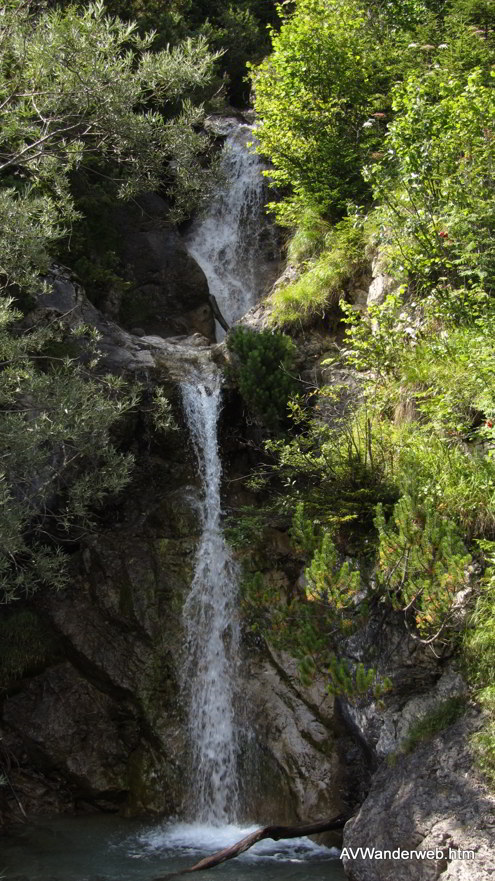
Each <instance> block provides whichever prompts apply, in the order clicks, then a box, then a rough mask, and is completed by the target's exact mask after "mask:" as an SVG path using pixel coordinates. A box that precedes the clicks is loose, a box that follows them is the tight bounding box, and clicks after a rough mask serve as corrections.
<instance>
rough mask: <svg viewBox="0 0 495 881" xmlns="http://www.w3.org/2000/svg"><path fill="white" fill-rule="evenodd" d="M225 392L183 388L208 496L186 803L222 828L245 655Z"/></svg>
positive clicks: (193, 641) (231, 784)
mask: <svg viewBox="0 0 495 881" xmlns="http://www.w3.org/2000/svg"><path fill="white" fill-rule="evenodd" d="M220 394H221V389H220V375H219V374H217V375H215V376H213V378H212V379H209V382H208V384H207V385H206V384H205V385H202V384H198V385H192V384H190V385H189V384H188V385H186V384H184V385H183V386H182V399H183V404H184V412H185V415H186V419H187V422H188V425H189V429H190V432H191V436H192V439H193V442H194V447H195V451H196V456H197V460H198V465H199V469H200V473H201V477H202V481H203V494H204V495H203V502H202V536H201V541H200V545H199V549H198V552H197V558H196V568H195V573H194V579H193V583H192V587H191V591H190V593H189V596H188V598H187V601H186V603H185V606H184V623H185V629H186V661H185V664H184V668H183V685H184V693H185V694H186V695H187V703H188V728H189V732H188V733H189V739H190V745H191V770H190V792H189V799H188V800H189V804H190V805H191V806H192V808H193V815H194V819H195V820H198V821H200V822H208V823H214V824H218V825H221V824H224V823H226V822H227V821H228V820H232V819H235V818H236V815H237V810H238V784H237V751H238V734H237V730H236V723H235V717H234V701H235V682H236V669H237V665H238V657H239V627H238V623H237V583H238V579H237V573H236V569H235V565H234V562H233V560H232V556H231V553H230V550H229V548H228V546H227V544H226V542H225V539H224V536H223V532H222V524H221V514H222V511H221V501H220V484H221V475H222V467H221V462H220V456H219V452H218V443H217V420H218V413H219V408H220Z"/></svg>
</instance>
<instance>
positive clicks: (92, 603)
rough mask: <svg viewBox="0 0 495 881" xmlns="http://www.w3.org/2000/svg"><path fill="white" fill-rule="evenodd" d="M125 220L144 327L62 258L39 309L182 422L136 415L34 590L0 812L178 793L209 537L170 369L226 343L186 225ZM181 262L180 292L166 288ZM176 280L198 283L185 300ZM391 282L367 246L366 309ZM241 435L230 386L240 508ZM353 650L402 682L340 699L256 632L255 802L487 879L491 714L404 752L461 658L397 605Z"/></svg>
mask: <svg viewBox="0 0 495 881" xmlns="http://www.w3.org/2000/svg"><path fill="white" fill-rule="evenodd" d="M154 205H155V208H156V209H157V210H158V209H159V206H158V203H156V202H154ZM148 207H149V208H150V211H149V212H148V213H149V214H152V211H151V205H150V206H148ZM160 208H161V206H160ZM133 217H134V216H133ZM140 217H142V215H141V214H140ZM141 223H144V225H145V226H147V228H146V229H143V228H142V227H141ZM126 224H127V225H128V228H129V229H130V230H131V236H130V238H131V241H130V243H129V244H128V245H124V244H123V249H127V254H128V260H129V265H130V266H131V264H132V267H134V268H133V269H132V272H134V273H135V278H136V279H137V281H136V285H137V286H139V285H141V289H142V290H144V293H143V296H145V297H146V298H148V303H150V304H152V305H151V306H150V312H149V313H148V317H147V319H146V321H144V320H143V322H142V324H141V326H135V325H134V321H133V318H132V320H129V321H128V322H127V323H126V322H123V324H124V325H125V326H122V324H121V323H120V322H121V321H122V315H121V312H120V306H119V305H118V304H114V311H113V313H112V307H111V304H110V306H109V307H108V308H107V309H106V314H102V313H101V312H100V311H99V310H97V309H96V308H95V307H94V306H93V305H92V304H91V303H90V302H89V300H88V299H87V297H86V296H85V292H84V291H83V289H82V288H81V286H80V285H79V284H78V283H77V281H76V280H75V279H74V278H73V277H72V276H71V274H70V272H68V271H66V270H65V269H64V268H63V267H57V268H54V270H53V274H52V276H51V279H50V280H51V281H52V283H53V291H52V293H51V294H43V295H40V297H39V298H38V303H37V308H36V309H35V310H34V311H33V313H32V315H31V317H30V318H28V321H29V320H31V321H33V322H38V321H40V320H52V318H53V317H54V316H58V317H61V316H68V317H67V318H64V320H66V321H70V322H71V323H77V322H86V323H88V324H92V325H93V326H95V327H97V328H98V329H99V331H100V334H101V339H100V348H101V351H102V355H103V361H102V364H103V366H104V367H105V369H109V370H112V371H115V372H117V373H123V374H125V375H132V376H133V377H134V378H135V379H136V380H137V381H138V382H140V383H143V384H144V385H145V386H146V387H147V388H150V389H151V388H152V387H153V384H154V383H155V382H157V381H159V382H160V383H162V384H164V385H165V388H166V391H167V395H168V397H169V398H170V400H171V402H172V406H173V409H174V414H175V418H176V421H177V423H178V428H177V430H175V431H172V432H170V433H168V434H167V436H166V437H162V438H161V440H160V444H158V443H157V441H156V439H155V438H154V436H153V434H152V432H151V430H150V427H149V424H148V422H147V417H146V415H145V413H143V412H141V413H138V414H135V415H134V417H132V419H130V421H129V422H128V424H127V426H126V429H125V435H126V437H125V445H126V446H127V448H128V449H130V450H132V451H133V452H134V453H135V454H136V458H137V461H138V467H137V469H136V472H135V475H134V478H133V482H132V485H131V486H130V487H129V488H128V490H127V491H126V493H125V498H123V500H121V501H120V502H118V503H117V502H115V503H114V504H112V505H108V506H107V508H106V509H105V511H104V516H102V520H101V528H100V530H99V531H98V534H97V535H93V536H90V537H88V538H86V539H85V540H83V541H82V542H81V546H80V548H79V550H78V552H77V554H76V555H75V557H74V560H73V569H72V571H73V579H72V582H71V585H70V587H69V589H68V590H66V591H65V592H64V593H62V594H58V595H48V594H45V595H44V596H41V595H40V596H39V597H37V598H34V599H33V600H32V602H30V603H29V606H28V609H29V612H30V614H31V615H32V616H33V618H34V619H35V621H36V622H37V623H36V627H37V628H38V631H39V633H41V634H42V637H43V640H44V642H45V644H46V647H47V648H46V651H45V654H44V655H43V656H39V655H37V656H36V658H33V660H32V662H28V663H27V664H26V667H25V669H24V671H23V673H22V675H20V676H18V678H16V679H15V681H10V682H9V684H8V687H7V688H4V691H3V692H2V694H1V695H0V704H1V707H0V737H1V740H0V754H1V761H2V766H3V768H4V772H5V773H6V774H7V778H8V783H7V785H4V786H2V787H1V788H0V817H1V818H2V819H3V820H4V821H5V822H9V821H13V820H22V819H23V817H24V814H25V813H27V814H29V813H32V814H34V813H38V812H58V811H64V812H82V811H95V810H100V811H120V812H122V813H124V814H127V815H131V814H140V813H144V812H152V813H155V814H157V815H168V816H170V815H176V814H180V813H181V812H182V811H183V808H184V793H185V786H184V781H185V777H186V774H187V768H186V765H185V759H184V756H185V751H186V748H185V729H184V722H185V720H184V713H183V707H182V704H181V696H180V688H179V680H180V675H179V674H180V665H181V651H182V622H181V610H182V606H183V603H184V598H185V595H186V593H187V591H188V588H189V585H190V583H191V578H192V572H193V565H194V556H195V551H196V547H197V544H198V540H199V535H200V523H199V518H198V499H199V492H200V486H199V481H198V476H197V473H196V466H195V460H194V456H193V453H192V449H191V446H190V440H189V438H188V435H187V432H186V430H185V426H184V424H183V419H182V414H181V408H180V404H179V396H178V392H177V383H178V382H180V381H181V379H183V376H184V369H187V365H196V364H197V363H198V359H199V360H200V359H201V358H202V357H203V356H204V353H205V352H206V351H208V352H209V353H210V354H211V356H212V357H213V358H214V359H215V360H216V361H217V362H218V363H220V364H222V363H225V359H226V355H225V349H224V347H222V346H219V347H215V346H213V347H211V348H210V343H211V328H212V326H213V316H212V313H211V309H210V306H209V303H208V292H207V286H206V287H205V284H206V282H205V279H204V276H203V274H202V272H201V270H200V269H199V267H197V266H196V265H194V261H192V259H191V258H189V257H187V256H185V254H184V249H183V247H182V245H181V244H180V243H179V240H178V237H177V233H176V232H175V231H172V232H170V243H169V245H168V246H166V247H165V246H164V242H163V240H162V239H163V236H164V235H165V232H164V227H163V224H162V223H161V221H160V223H159V224H158V227H159V228H158V229H155V228H154V227H153V224H152V222H151V221H150V219H149V217H147V219H146V221H144V220H143V221H142V220H141V219H140V220H139V222H138V221H137V219H136V217H134V219H133V220H132V221H131V220H129V221H125V222H124V221H122V227H121V228H122V230H124V227H125V226H126ZM167 235H169V233H167ZM123 238H125V236H124V234H123ZM174 243H175V244H174ZM162 246H163V251H162ZM133 249H134V250H133ZM152 253H153V255H154V256H153V260H155V258H156V255H157V254H158V253H159V255H160V256H159V259H158V258H157V259H158V263H159V262H160V260H161V259H162V255H163V254H165V255H167V257H166V259H167V261H169V262H168V263H163V264H160V266H159V267H158V263H153V260H152V259H151V257H150V254H152ZM174 253H177V261H178V262H177V267H176V268H175V269H173V268H171V267H170V261H172V260H173V254H174ZM145 255H147V256H146V258H145ZM140 260H142V263H140V262H139V261H140ZM150 261H151V265H150ZM132 267H131V268H132ZM157 267H158V268H157ZM129 271H130V272H131V270H129ZM169 272H170V278H171V287H170V291H171V293H170V291H169V292H168V293H167V292H166V291H165V288H166V286H164V285H163V280H164V279H165V278H168V273H169ZM173 279H175V281H174V282H173V284H172V280H173ZM183 283H184V286H185V290H186V291H187V292H188V293H187V296H186V298H185V299H184V300H183V301H182V300H181V299H180V290H181V285H182V284H183ZM392 284H393V282H392V280H391V279H390V278H389V277H387V276H386V275H384V274H383V272H382V271H381V267H380V264H379V261H377V262H375V263H374V264H373V266H372V267H370V275H369V277H367V278H363V279H361V280H360V283H359V286H358V288H357V289H356V291H355V292H354V295H353V299H354V302H355V304H356V306H357V307H358V308H360V309H363V310H364V309H365V308H366V307H367V305H368V304H369V303H376V302H377V301H379V300H380V299H383V298H384V296H385V295H386V293H387V291H388V290H390V288H391V285H392ZM148 285H151V288H150V287H148ZM174 285H175V287H174ZM189 293H190V298H189ZM169 297H170V300H169V299H168V298H169ZM181 310H182V311H181ZM198 310H199V311H198ZM265 315H266V307H265V306H264V305H263V304H261V305H259V306H257V307H255V309H254V310H252V311H251V313H250V314H249V315H248V316H247V317H246V319H245V321H246V323H248V324H249V325H250V326H251V327H253V329H257V328H260V327H263V325H264V317H265ZM69 316H70V317H69ZM198 316H199V319H200V320H199V323H198ZM201 316H202V317H201ZM203 319H204V321H203ZM297 343H298V346H299V358H300V368H301V373H302V375H304V376H305V377H306V378H307V379H308V381H310V380H311V381H315V382H316V383H318V382H328V383H332V382H334V381H338V382H345V383H346V384H347V386H348V389H349V399H350V400H352V399H353V398H355V397H356V396H359V382H358V379H357V377H355V376H354V375H353V374H352V373H351V372H349V371H345V370H343V371H342V370H341V371H340V372H339V375H338V376H336V375H335V373H334V372H332V370H329V368H326V367H324V366H322V365H321V361H322V360H323V359H324V356H325V354H326V353H327V351H328V349H329V347H330V346H331V343H332V334H331V331H330V329H329V328H325V327H319V328H314V329H313V330H311V331H309V332H306V333H305V334H304V335H302V336H301V337H300V338H299V339H298V340H297ZM245 432H246V425H245V423H244V422H243V419H242V413H241V407H240V405H239V401H238V399H237V398H236V395H235V393H234V392H232V391H229V392H228V393H227V396H226V403H225V407H224V412H223V416H222V421H221V425H220V440H221V445H222V448H223V449H224V451H225V453H226V463H227V464H226V473H225V486H226V493H225V505H226V507H229V505H230V504H234V502H235V493H236V490H235V486H236V480H237V478H238V476H239V475H240V474H242V473H245V472H246V469H248V468H249V465H250V461H251V460H250V454H249V444H247V445H242V446H240V445H239V444H238V439H239V436H240V435H241V434H243V433H245ZM275 539H276V540H277V541H279V542H281V543H282V545H283V544H284V536H283V535H281V536H275V537H274V536H273V535H272V536H271V540H275ZM284 547H285V545H284ZM284 553H285V550H284V549H283V553H282V556H283V555H284ZM16 611H17V610H14V611H13V612H12V613H11V612H10V611H9V612H8V614H15V613H16ZM343 650H344V652H345V655H346V657H347V658H348V659H349V660H350V661H351V662H353V663H358V662H359V661H360V660H362V659H363V658H368V657H369V656H370V654H371V655H372V656H374V657H373V663H375V664H376V666H377V667H378V669H379V670H380V672H382V673H383V674H384V675H389V676H390V677H391V678H392V680H393V682H394V686H395V688H394V690H393V692H392V693H391V694H390V695H386V696H385V698H384V700H383V704H378V703H377V702H374V701H372V700H371V699H365V698H363V699H361V700H360V701H358V702H355V703H349V702H346V701H344V700H342V699H340V700H335V699H334V698H333V697H331V696H330V695H329V694H328V693H327V691H326V689H325V683H324V682H321V681H320V682H316V683H315V684H314V685H313V686H312V687H311V688H309V689H308V688H305V687H303V686H302V685H301V683H300V680H299V678H298V674H297V671H296V664H295V661H294V660H293V659H292V658H290V657H289V656H288V655H286V654H281V653H277V652H274V651H272V650H269V649H267V648H266V646H264V645H263V644H262V643H261V642H253V640H252V639H248V638H246V639H245V644H244V649H243V651H244V653H245V654H244V660H243V681H242V687H241V692H242V695H243V703H244V706H245V708H247V711H245V712H244V715H243V724H244V725H245V726H246V737H245V749H244V753H243V755H242V757H241V774H242V777H243V780H244V781H245V783H244V785H243V789H244V796H245V802H246V815H247V816H248V817H249V818H250V819H252V818H255V819H256V820H257V821H259V822H261V823H264V822H270V821H271V820H274V821H279V822H283V821H284V820H285V821H287V822H290V821H293V820H297V819H299V820H307V819H313V818H316V817H322V816H325V815H327V816H333V815H335V814H339V813H342V812H348V813H350V814H353V817H352V819H351V820H350V821H349V823H348V824H347V826H346V829H345V831H344V840H343V843H344V847H346V848H348V849H354V848H356V847H366V846H374V847H375V848H378V849H380V848H383V849H385V848H388V849H394V848H397V847H398V848H401V849H402V848H406V849H411V848H415V847H425V848H429V847H432V848H436V847H437V846H438V847H442V848H447V849H448V847H452V848H455V849H457V848H459V849H461V850H463V849H474V851H475V853H476V859H475V860H474V861H469V862H463V861H460V860H459V861H456V860H455V858H452V859H450V860H449V859H447V858H445V859H444V858H441V859H440V858H439V859H435V860H428V861H427V860H424V861H413V862H410V861H409V862H408V861H401V862H400V864H397V862H396V861H394V860H392V861H381V860H378V861H372V860H370V859H368V858H359V857H351V858H346V859H345V861H344V864H345V867H346V871H347V873H348V875H349V877H350V878H351V879H355V881H388V879H392V878H397V879H399V881H407V879H409V878H415V879H420V881H422V879H425V881H430V879H437V878H445V879H448V878H452V879H454V878H457V879H461V878H462V879H463V878H468V877H469V878H474V879H482V881H485V879H487V878H488V877H492V875H493V873H492V871H491V869H492V865H491V863H492V857H491V853H492V852H493V844H494V834H493V830H494V829H495V812H494V808H495V802H494V798H493V796H492V794H491V793H490V791H489V789H488V787H487V785H486V784H485V783H484V782H483V780H482V779H481V778H480V776H479V774H478V772H477V771H476V770H475V766H474V762H473V757H472V754H471V751H470V747H469V738H470V736H471V734H472V733H473V732H475V731H476V730H478V729H479V727H480V725H481V724H482V721H483V720H482V715H481V714H480V712H479V711H478V709H477V708H476V707H475V706H472V705H469V704H468V710H467V713H466V714H465V715H464V716H462V717H461V718H460V719H459V720H458V721H457V722H455V723H454V724H453V725H450V726H448V727H447V728H446V729H445V730H444V731H442V732H440V733H439V734H438V735H437V736H436V737H435V738H433V739H432V740H430V741H428V742H424V743H422V744H421V745H420V746H419V747H418V748H417V749H416V750H414V751H412V752H410V753H409V752H406V749H405V747H406V743H407V738H408V734H409V731H410V728H411V724H412V723H413V722H414V721H416V720H417V719H419V718H426V717H427V716H428V714H429V713H431V712H432V711H434V710H435V708H436V707H438V706H440V705H441V704H442V703H444V702H445V701H446V700H448V699H450V698H463V697H464V699H465V700H466V701H467V698H466V686H465V683H464V682H463V680H462V676H461V675H460V672H459V670H458V669H456V666H455V661H454V659H452V658H443V659H438V658H435V657H434V656H433V655H432V653H431V652H429V651H427V650H423V649H422V648H420V647H419V646H418V644H417V643H416V642H414V641H413V640H412V639H408V638H404V635H403V633H402V632H401V631H400V629H399V628H398V626H396V622H394V620H391V621H388V622H386V623H385V624H383V622H380V621H379V620H374V621H372V622H371V623H370V625H369V627H368V629H366V630H363V631H362V632H360V633H359V634H358V635H357V636H356V637H353V638H352V639H351V640H349V641H348V642H347V643H346V644H345V645H344V646H343Z"/></svg>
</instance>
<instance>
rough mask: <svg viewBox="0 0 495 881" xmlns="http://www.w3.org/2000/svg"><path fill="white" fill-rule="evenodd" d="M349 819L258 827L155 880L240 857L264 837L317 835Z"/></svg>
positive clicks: (163, 880)
mask: <svg viewBox="0 0 495 881" xmlns="http://www.w3.org/2000/svg"><path fill="white" fill-rule="evenodd" d="M348 819H349V817H345V816H343V815H341V816H339V817H333V818H332V819H331V820H317V821H316V822H315V823H305V824H303V825H301V826H263V828H262V829H257V830H256V831H255V832H251V833H250V834H249V835H246V837H245V838H242V839H241V841H238V842H237V844H233V845H232V847H225V848H224V849H223V850H219V851H217V852H216V853H214V854H212V856H210V857H204V858H203V859H202V860H200V861H199V863H195V864H194V866H190V867H189V868H188V869H182V870H181V871H179V872H172V874H169V875H162V876H161V877H160V878H154V879H153V881H170V879H172V878H178V877H179V875H188V874H189V873H190V872H200V871H202V870H204V869H212V868H213V866H218V865H220V863H224V862H225V861H226V860H232V859H234V857H238V856H239V854H241V853H244V851H245V850H249V848H250V847H252V846H253V844H256V843H257V842H258V841H263V839H264V838H271V839H273V841H279V840H280V839H281V838H300V837H301V836H304V835H316V834H317V833H318V832H330V831H332V830H334V829H342V828H343V827H344V826H345V824H346V823H347V820H348Z"/></svg>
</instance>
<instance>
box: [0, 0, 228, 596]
mask: <svg viewBox="0 0 495 881" xmlns="http://www.w3.org/2000/svg"><path fill="white" fill-rule="evenodd" d="M152 43H153V37H152V35H149V36H146V37H143V36H140V35H139V34H138V32H137V30H136V27H135V25H133V24H124V23H123V22H122V21H120V20H119V19H117V18H112V17H108V16H107V15H106V14H105V11H104V7H103V4H102V3H95V4H90V5H88V6H85V7H75V6H68V7H67V8H65V9H63V10H60V9H58V8H54V9H53V8H52V9H46V8H43V5H42V6H41V8H40V9H38V8H35V7H34V5H32V4H29V3H24V2H22V0H11V2H10V3H7V4H6V5H5V6H4V8H3V10H2V16H1V20H0V105H1V108H2V120H1V139H0V295H1V298H2V299H1V301H0V438H1V445H2V460H1V474H0V497H1V502H0V534H1V543H0V601H2V602H10V601H12V600H15V599H18V598H19V597H21V596H25V595H26V594H29V593H31V592H32V591H33V590H35V589H36V588H37V587H39V586H40V585H49V586H52V587H60V586H62V585H63V584H64V583H65V579H66V566H65V564H66V555H65V554H64V552H63V550H61V548H63V547H64V545H65V544H66V546H67V547H68V548H70V547H71V546H73V542H74V540H75V539H77V538H78V537H79V536H80V534H81V531H82V530H84V529H87V528H90V527H91V522H92V514H93V512H94V510H95V508H96V507H97V506H98V504H99V503H101V501H102V500H103V498H104V497H105V494H107V493H109V492H112V493H115V492H118V491H119V490H120V489H121V488H122V486H123V485H124V484H125V483H126V482H127V480H128V477H129V469H130V465H131V459H130V457H129V456H127V455H125V454H123V453H121V452H119V451H118V449H117V448H116V445H115V443H114V442H113V439H112V430H113V427H114V425H115V423H116V421H117V420H118V419H119V417H120V416H121V415H122V414H124V413H125V412H127V411H128V410H129V408H131V407H132V406H134V405H135V403H136V393H135V391H133V390H131V389H129V388H126V386H125V384H124V383H123V382H122V381H120V380H117V379H116V378H112V377H109V376H103V375H101V373H100V372H99V371H98V352H97V334H96V333H95V331H94V329H91V328H84V327H80V328H78V330H77V331H76V335H75V336H74V335H72V336H71V335H70V334H68V331H67V329H66V328H64V327H63V326H62V324H59V323H57V322H53V321H51V322H49V321H43V320H42V319H40V320H38V321H37V322H36V321H35V322H34V323H33V321H29V322H23V310H24V312H26V311H28V310H29V309H30V308H32V306H33V305H34V304H35V301H36V296H37V294H39V293H41V292H43V291H44V290H46V289H47V287H48V283H47V282H46V281H45V282H43V281H42V278H41V276H42V275H43V274H44V273H46V272H47V270H48V268H49V266H50V262H51V260H52V258H53V256H54V254H56V252H57V249H58V247H59V243H60V240H61V238H62V237H63V236H64V235H65V234H66V233H67V231H68V230H69V229H70V227H71V225H72V224H73V222H74V221H75V220H76V219H77V217H78V212H77V210H76V207H75V204H74V198H73V191H72V185H73V176H74V174H75V173H77V171H78V170H80V169H82V168H91V169H95V170H96V173H97V174H98V175H101V174H106V175H108V176H111V177H112V179H113V182H114V184H115V188H116V190H117V191H118V194H119V195H120V197H122V198H127V197H129V196H130V195H132V194H135V193H137V192H140V191H142V190H146V189H151V188H153V187H155V186H158V185H165V186H168V187H172V188H173V189H174V192H175V194H176V195H177V194H179V195H178V198H179V200H181V199H182V200H184V199H187V198H190V197H191V194H192V193H194V199H195V201H196V202H197V196H198V191H199V187H202V185H203V178H204V175H203V172H202V171H201V165H200V156H199V154H201V153H202V152H204V150H205V139H204V138H203V137H202V136H201V135H200V134H198V133H197V132H196V131H195V129H194V124H195V123H196V122H197V121H198V120H199V119H200V118H201V110H200V109H199V108H195V107H193V106H192V104H191V103H190V102H189V101H187V100H183V98H184V94H185V91H187V90H189V89H193V88H196V87H199V86H202V85H204V84H205V83H206V82H207V81H208V79H209V77H210V76H211V72H212V68H213V65H214V62H215V60H216V56H215V55H212V54H211V53H209V52H208V50H207V46H206V42H205V40H204V39H200V38H198V40H196V41H193V40H188V41H186V42H185V43H183V44H180V45H178V46H176V47H173V48H167V49H165V50H163V51H161V52H156V53H154V52H152V51H151V49H152ZM171 163H172V164H171ZM13 298H15V301H16V302H15V303H14V301H13ZM18 307H21V308H18ZM81 347H84V349H85V354H84V356H82V354H81Z"/></svg>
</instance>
